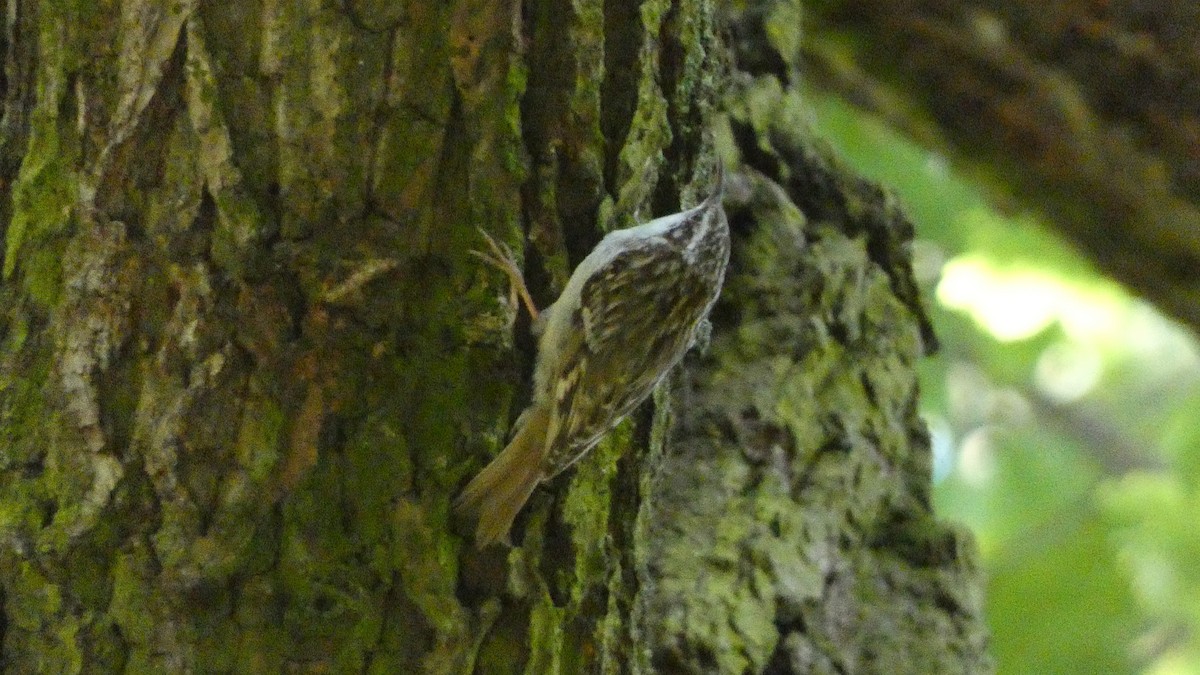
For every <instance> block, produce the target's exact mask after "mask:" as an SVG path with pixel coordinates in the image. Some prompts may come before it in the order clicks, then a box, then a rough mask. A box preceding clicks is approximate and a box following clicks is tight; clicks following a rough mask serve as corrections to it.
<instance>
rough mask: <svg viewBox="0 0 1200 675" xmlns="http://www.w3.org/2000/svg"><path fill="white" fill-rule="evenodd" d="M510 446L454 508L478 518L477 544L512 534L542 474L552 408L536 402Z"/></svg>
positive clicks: (474, 479)
mask: <svg viewBox="0 0 1200 675" xmlns="http://www.w3.org/2000/svg"><path fill="white" fill-rule="evenodd" d="M521 417H522V419H521V420H519V421H520V422H521V426H520V428H519V429H517V433H516V435H515V436H513V439H512V440H511V441H510V442H509V444H508V446H506V447H505V448H504V450H502V451H501V452H500V454H499V455H497V456H496V458H495V459H493V460H492V462H491V463H490V464H488V465H487V466H486V467H484V469H483V471H480V472H479V475H477V476H475V477H474V478H473V479H471V482H470V483H468V484H467V487H466V488H464V489H463V491H462V493H461V494H460V495H459V496H458V499H456V500H455V502H454V509H455V510H456V511H458V512H459V513H462V514H467V515H471V516H474V517H475V518H477V519H478V526H477V527H476V529H475V545H476V546H477V547H479V548H483V547H485V546H487V545H489V544H491V543H493V542H497V541H501V540H504V539H507V538H508V530H509V529H510V528H511V527H512V524H513V521H514V520H515V519H516V517H517V514H518V513H520V512H521V507H523V506H525V502H526V501H528V499H529V495H531V494H533V489H534V488H535V487H537V484H538V481H539V480H541V477H542V460H543V459H544V458H545V455H546V427H547V425H548V424H549V417H550V415H549V410H548V409H547V408H546V407H545V406H541V405H537V404H534V406H533V407H531V408H530V409H529V410H528V411H526V412H525V414H523V415H522V416H521Z"/></svg>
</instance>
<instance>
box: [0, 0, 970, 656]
mask: <svg viewBox="0 0 1200 675" xmlns="http://www.w3.org/2000/svg"><path fill="white" fill-rule="evenodd" d="M3 6H4V8H5V10H6V11H5V17H6V19H5V20H6V25H5V28H6V30H5V32H4V34H3V37H2V38H0V40H2V46H3V47H4V50H3V51H4V54H5V56H4V58H5V63H4V75H3V79H0V86H2V87H3V91H2V97H3V101H4V103H3V105H4V107H3V111H2V114H3V117H2V119H0V186H3V191H2V193H0V194H2V195H3V197H4V199H3V200H2V202H0V235H2V238H3V241H4V247H3V249H2V251H3V253H2V255H3V265H2V270H3V274H2V277H0V603H2V608H3V616H2V618H0V631H2V639H3V646H2V650H3V651H2V655H0V665H2V666H3V667H4V668H5V669H7V670H12V671H13V672H79V671H82V670H89V671H104V672H116V671H126V672H138V673H141V672H185V671H200V672H209V671H217V672H222V671H223V672H279V671H281V670H301V671H310V670H312V671H325V672H329V671H333V672H347V671H350V672H353V671H371V672H446V673H457V672H470V671H472V670H475V671H477V672H489V673H490V672H496V673H504V672H530V673H542V672H562V673H577V672H621V671H629V672H647V671H650V670H652V669H654V668H655V666H660V667H662V668H663V669H664V670H669V669H671V668H685V669H689V670H693V671H696V672H700V671H705V670H712V669H714V668H719V669H728V670H729V672H734V671H740V670H747V669H749V670H763V669H765V668H767V667H769V666H771V665H774V666H775V667H777V668H783V669H785V670H786V669H787V668H790V667H795V668H802V667H803V666H804V665H805V663H806V662H805V661H804V658H805V657H804V656H803V655H804V654H806V653H809V652H806V651H805V649H809V650H810V651H811V649H814V648H815V649H817V652H816V654H818V655H825V656H824V657H823V658H828V659H830V663H834V664H841V666H842V667H851V668H853V667H854V666H855V665H856V664H857V665H861V666H862V667H864V668H868V667H870V666H871V663H870V662H868V661H864V660H863V659H864V658H865V657H864V656H863V650H862V645H863V644H864V643H865V641H866V640H868V639H873V640H874V642H875V644H874V645H873V647H874V649H875V653H879V652H886V653H887V654H888V658H898V655H900V654H903V653H905V652H906V650H914V651H912V653H913V654H914V657H913V658H914V659H915V660H914V661H913V662H912V667H913V668H914V669H916V670H914V672H927V671H921V670H920V669H919V668H918V667H919V666H922V665H925V664H947V663H954V664H967V665H973V664H975V663H977V660H978V659H980V658H982V656H981V654H980V649H981V641H980V640H979V639H977V636H978V634H979V633H978V631H979V625H978V615H977V598H975V597H974V596H973V590H972V589H973V588H974V585H973V583H974V581H975V580H974V569H973V567H972V563H971V558H970V556H969V555H968V554H967V553H965V551H966V550H968V549H969V547H968V546H963V545H961V544H960V543H959V541H960V540H959V538H958V536H957V535H956V534H954V533H953V532H950V531H946V530H943V529H942V528H941V527H940V526H938V525H937V524H935V523H933V522H932V520H931V517H930V515H929V513H928V506H927V501H926V499H925V494H926V492H927V488H928V476H927V471H926V466H925V462H926V461H927V458H928V448H927V443H926V441H925V439H924V436H923V432H921V430H920V425H919V422H918V421H917V420H916V418H915V416H914V412H913V400H914V398H913V397H914V396H915V390H914V387H913V379H912V372H911V366H912V361H913V359H915V358H916V357H917V356H918V354H919V352H920V349H921V344H922V342H923V340H922V337H921V336H920V330H919V329H920V326H921V325H922V321H923V319H922V318H921V314H920V309H919V307H918V306H917V305H916V304H915V300H914V299H913V295H912V294H911V288H910V287H909V285H908V284H909V283H910V282H909V281H908V276H907V275H908V272H907V269H908V267H907V266H908V260H907V254H906V252H905V250H904V246H905V244H906V242H907V236H908V232H907V230H905V229H904V226H903V220H902V218H900V217H899V215H898V213H897V212H896V211H895V210H894V209H893V208H891V207H890V206H887V202H886V200H884V199H883V197H882V196H881V194H880V193H877V192H872V191H870V190H866V191H865V192H864V191H863V190H865V188H863V187H862V186H860V185H858V184H857V183H856V182H854V181H853V179H851V178H849V177H847V176H845V175H844V174H841V173H840V172H837V171H834V170H833V169H831V168H830V165H829V164H828V163H827V161H826V160H824V159H822V158H821V156H819V155H818V154H815V153H809V152H808V151H807V150H806V149H807V148H810V146H809V145H807V144H806V143H808V141H803V140H802V137H801V136H795V137H792V136H789V137H788V139H790V140H787V141H786V142H781V141H779V140H778V139H772V138H769V136H770V135H771V134H772V133H774V132H775V131H778V130H779V129H780V128H781V127H780V125H781V124H782V123H784V120H782V118H773V117H771V116H772V115H776V114H779V112H780V111H781V110H782V108H781V104H782V102H783V101H784V98H786V96H787V95H788V94H787V92H786V91H784V90H785V89H786V87H784V89H780V86H781V85H780V83H779V81H778V80H777V81H776V83H775V85H771V84H770V83H769V82H767V80H769V79H770V77H772V76H755V75H750V74H739V75H737V76H736V77H735V79H738V82H740V84H737V85H735V87H734V88H733V96H734V101H735V103H734V105H733V110H734V112H733V113H732V114H731V116H730V117H729V118H728V119H729V121H728V122H721V121H718V119H717V117H716V113H715V112H714V109H715V107H714V102H715V101H716V99H717V82H719V81H720V79H721V78H723V77H724V76H725V74H726V72H727V66H725V65H723V64H724V62H725V61H724V59H723V58H721V57H720V56H719V55H720V54H722V51H721V49H720V47H719V41H718V40H717V38H716V37H715V33H716V31H715V30H714V20H715V19H714V8H713V6H712V5H711V4H710V3H707V2H699V1H697V2H687V1H677V2H674V3H672V2H668V1H666V0H657V1H656V0H647V1H646V2H643V3H640V4H639V5H636V6H633V5H628V4H624V3H598V2H583V1H576V2H528V3H519V2H511V1H510V2H482V1H479V0H475V1H464V2H457V3H426V2H401V3H372V2H366V3H329V2H316V1H314V0H309V1H306V2H298V3H284V2H274V1H271V0H264V1H262V2H245V3H220V4H212V3H198V2H195V0H191V1H188V0H183V1H181V2H176V3H168V4H163V3H151V2H138V1H136V0H130V1H128V2H122V3H115V2H98V3H93V2H78V3H73V2H55V3H51V2H34V1H24V2H22V1H20V0H8V1H7V2H4V3H3ZM784 6H785V7H786V6H787V5H786V3H785V4H784ZM760 47H763V48H769V49H776V48H777V47H776V46H772V45H769V44H767V43H763V44H761V45H760ZM763 77H766V79H762V78H763ZM739 78H740V79H739ZM747 78H749V80H748V79H747ZM756 78H758V79H756ZM751 80H753V81H754V83H755V84H754V85H753V86H749V85H747V82H749V81H751ZM772 86H774V87H775V88H774V89H772V88H771V87H772ZM763 87H766V89H763ZM737 101H741V103H737ZM763 106H766V107H765V108H764V107H763ZM772 120H773V121H772ZM714 129H715V130H716V133H715V134H713V133H710V130H714ZM730 131H734V132H736V133H732V134H731V133H729V132H730ZM714 136H715V137H716V138H717V139H718V140H719V141H724V146H725V151H726V153H727V155H728V156H727V158H726V159H727V164H728V165H729V166H730V170H731V172H732V171H733V168H734V167H735V166H737V164H738V162H737V159H736V150H735V148H737V147H740V148H741V149H742V150H743V152H744V153H745V154H744V156H745V157H746V159H747V160H748V162H747V163H748V165H749V167H751V168H750V169H748V170H747V171H746V172H745V174H744V177H742V178H739V179H737V180H736V181H734V183H735V184H736V185H738V186H740V188H738V189H740V190H741V193H742V197H741V199H740V201H738V199H736V198H735V199H734V200H733V202H731V210H732V212H733V213H734V214H735V221H736V223H737V224H738V225H737V227H738V231H737V234H736V237H737V239H738V243H737V251H738V252H737V258H736V260H735V263H734V265H735V266H736V269H735V270H734V271H733V272H732V273H731V276H730V288H729V292H728V294H727V296H726V299H725V300H724V301H723V304H722V306H721V309H720V314H719V316H718V317H717V322H716V323H717V326H718V330H717V332H716V334H715V336H714V339H713V342H712V347H711V351H709V352H708V354H707V355H706V356H704V357H697V358H695V359H692V360H691V361H689V364H688V368H687V373H686V374H684V375H682V376H681V377H677V378H674V382H675V383H676V384H678V383H681V382H682V383H684V384H687V386H686V387H685V388H683V390H682V391H674V390H668V389H666V388H664V389H663V391H662V392H661V393H660V395H658V396H656V399H655V404H654V405H648V406H647V407H646V408H645V409H644V410H643V411H642V412H640V413H639V414H638V415H636V416H635V419H633V420H631V421H630V422H629V423H626V424H625V425H623V426H622V427H620V428H619V430H618V431H617V432H616V433H614V434H613V435H612V436H611V437H610V438H609V439H607V440H606V441H605V442H604V443H603V444H601V446H600V447H599V448H598V449H597V450H596V451H595V452H593V453H592V455H591V456H590V457H589V458H588V459H587V460H585V461H584V462H582V463H581V464H580V466H579V468H578V470H577V471H574V472H572V473H569V474H568V475H566V476H564V477H563V478H560V479H558V480H557V481H555V482H554V483H552V484H551V485H549V486H548V488H547V489H545V490H542V491H539V492H538V493H536V494H535V496H534V498H533V499H532V500H531V503H530V506H529V507H528V508H527V509H526V511H525V513H524V514H523V515H522V517H521V518H520V519H519V520H518V523H517V528H516V531H515V532H514V535H515V540H516V542H517V543H518V544H519V546H518V547H517V548H512V549H504V548H501V547H493V549H491V550H487V551H483V552H477V551H475V550H474V549H473V547H472V546H471V544H470V542H469V541H468V540H467V538H466V537H465V536H463V535H464V532H465V530H466V529H467V528H465V527H461V526H459V525H458V524H456V523H454V522H453V518H452V517H451V509H450V504H451V500H452V498H453V495H454V494H455V493H456V491H457V490H458V489H459V488H460V487H461V486H462V484H463V483H464V482H465V480H466V479H467V478H468V477H469V476H470V475H471V474H472V473H473V472H474V471H476V470H478V469H479V468H480V467H481V466H482V465H483V463H484V462H485V461H486V460H487V458H488V457H490V456H491V455H492V454H493V453H494V452H496V451H497V450H498V449H499V448H500V446H502V445H503V443H504V441H505V435H506V433H507V431H508V429H509V428H510V426H511V420H512V419H513V418H514V417H515V415H516V413H517V412H519V409H520V407H521V406H522V403H523V401H524V400H525V398H526V397H527V396H528V392H527V386H525V385H523V384H522V383H524V382H528V380H529V370H530V359H531V355H532V342H531V339H530V338H529V337H528V333H529V332H528V326H527V320H526V319H525V318H524V317H523V316H521V315H520V314H519V312H518V308H517V307H516V306H515V305H514V304H512V303H511V302H510V301H509V298H508V293H507V289H506V287H505V285H504V280H503V278H502V277H501V275H499V274H498V273H496V272H495V271H494V270H491V269H488V268H486V267H484V266H481V265H480V264H479V263H478V261H477V260H475V259H474V258H472V257H470V256H469V255H468V250H469V249H471V248H472V247H477V246H478V245H479V244H480V239H479V235H478V233H477V232H476V229H475V228H476V227H477V226H481V227H484V228H486V229H487V230H489V231H490V232H492V233H493V234H495V235H496V236H497V237H498V238H500V239H502V240H504V241H507V242H509V243H510V244H512V245H513V246H514V247H515V248H516V249H517V250H518V252H524V253H525V254H526V256H525V257H526V258H527V260H528V262H527V265H526V267H527V269H528V272H529V278H530V281H531V284H532V287H533V291H534V294H535V296H536V297H537V298H538V299H539V300H540V301H541V302H542V303H543V304H545V303H547V302H549V301H550V300H551V299H552V298H553V297H554V295H555V293H556V291H557V290H558V289H560V288H561V287H562V285H563V283H564V282H565V280H566V278H567V275H568V274H569V272H570V269H571V266H572V265H573V264H574V263H576V262H578V260H579V259H580V258H581V257H582V255H583V254H584V253H586V251H587V250H588V249H589V248H590V247H591V246H592V245H593V244H594V243H595V242H596V241H597V240H598V237H599V236H600V235H601V233H602V232H603V231H605V230H609V229H612V228H616V227H622V226H625V225H628V224H631V223H633V222H634V221H635V220H640V219H645V218H647V217H649V216H651V215H659V214H662V213H665V212H669V211H673V210H677V209H678V208H680V206H681V205H683V204H690V203H692V202H694V201H695V198H696V196H697V194H698V193H699V190H702V189H705V188H707V182H706V180H705V179H706V178H707V177H708V175H709V173H710V171H711V166H712V164H711V159H710V157H711V155H712V148H711V142H710V139H711V138H713V137H714ZM803 176H809V177H810V178H812V177H814V176H818V177H821V178H820V180H821V181H822V185H820V186H816V185H808V184H806V183H805V182H804V179H802V178H800V177H803ZM694 177H695V178H698V180H693V178H694ZM842 181H848V182H845V183H843V182H842ZM845 185H850V186H854V190H855V191H846V189H845V188H844V186H845ZM817 188H821V189H825V190H826V191H825V192H820V191H818V192H812V190H815V189H817ZM813 194H819V195H821V196H820V197H819V198H818V197H813V196H812V195H813ZM805 195H808V196H807V197H806V196H805ZM838 195H840V196H838ZM855 195H857V196H855ZM802 197H803V199H802ZM797 205H798V206H800V207H801V208H803V209H805V210H806V211H807V212H808V218H807V219H805V218H804V217H803V216H801V214H800V211H799V210H798V209H796V208H795V207H796V206H797ZM881 205H882V206H881ZM523 232H525V233H527V236H528V241H529V245H528V246H527V247H522V246H520V245H519V243H518V242H520V241H521V237H522V233H523ZM722 392H723V393H722ZM739 448H741V450H739ZM781 463H782V464H781ZM784 464H785V465H786V467H783V466H782V465H784ZM701 468H709V469H712V470H714V473H712V474H704V475H699V474H697V473H696V471H697V470H698V469H701ZM776 469H778V471H777V470H776ZM784 478H786V479H787V481H788V482H786V483H784V482H781V481H783V479H784ZM714 510H715V511H714ZM710 511H711V512H714V513H716V512H719V513H720V514H722V518H721V519H720V521H719V522H721V523H722V527H720V528H717V529H714V528H712V525H713V523H714V522H717V521H716V520H715V519H710V518H706V517H704V514H705V513H708V512H710ZM713 536H717V537H718V538H717V539H711V537H713ZM700 542H703V546H701V547H696V546H693V544H695V543H700ZM731 556H732V557H731ZM704 570H713V571H714V574H713V575H711V576H709V577H705V576H704ZM703 578H708V579H709V580H710V581H709V582H706V583H697V581H696V580H697V579H703ZM677 593H679V594H682V595H678V596H677V595H675V594H677ZM701 609H702V610H703V611H705V612H707V614H706V621H711V622H713V624H712V625H713V626H715V627H714V628H712V629H711V630H710V629H708V628H706V627H705V626H707V625H708V624H706V623H704V622H700V621H693V620H691V619H689V615H688V614H687V613H688V612H693V611H700V610H701ZM681 612H682V614H681ZM680 617H682V620H681V618H680ZM818 619H821V620H818ZM885 624H890V625H891V626H892V627H893V628H892V630H890V631H884V630H883V629H882V626H884V625H885ZM859 626H861V627H863V628H870V629H871V630H872V631H873V632H868V633H866V634H863V635H858V636H857V637H855V638H854V640H850V641H849V642H845V641H846V640H848V639H849V637H848V636H849V633H847V632H846V631H847V630H849V629H851V628H855V627H859ZM839 627H840V629H839ZM839 630H840V631H841V632H839ZM930 635H938V636H941V637H940V638H939V641H933V642H931V641H930V640H929V638H928V636H930ZM955 636H957V638H956V637H955ZM884 637H886V639H883V638H884ZM806 638H807V639H809V640H810V642H809V643H807V644H808V645H809V647H805V646H804V645H805V643H804V640H805V639H806ZM730 641H732V642H730ZM855 645H857V646H855ZM814 646H815V647H814ZM918 647H920V648H921V649H922V650H924V651H921V652H918V651H915V650H916V649H917V648H918ZM844 650H850V651H844ZM714 654H716V655H717V656H719V658H718V659H717V660H716V661H713V660H712V658H713V655H714ZM834 655H836V656H834ZM814 658H815V657H814ZM812 663H817V661H813V662H812ZM879 663H884V661H882V660H880V661H879ZM888 672H898V671H895V670H891V671H888Z"/></svg>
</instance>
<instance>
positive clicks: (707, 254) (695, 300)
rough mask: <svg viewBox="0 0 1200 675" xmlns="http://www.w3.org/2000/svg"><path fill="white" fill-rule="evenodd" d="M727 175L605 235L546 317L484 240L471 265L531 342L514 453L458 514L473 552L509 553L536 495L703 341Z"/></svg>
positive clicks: (719, 271)
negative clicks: (678, 204)
mask: <svg viewBox="0 0 1200 675" xmlns="http://www.w3.org/2000/svg"><path fill="white" fill-rule="evenodd" d="M723 174H724V172H723V171H722V169H721V167H720V165H718V167H717V170H716V180H715V185H714V187H713V189H712V191H711V194H710V195H709V196H708V198H707V199H705V200H704V201H703V202H702V203H700V204H699V205H698V206H696V207H694V208H691V209H688V210H686V211H681V212H679V213H673V214H671V215H667V216H663V217H660V218H656V219H654V220H651V221H650V222H647V223H644V224H641V225H636V226H634V227H630V228H626V229H621V230H615V231H613V232H610V233H609V234H608V235H606V236H605V237H604V238H603V239H602V240H601V241H600V243H599V244H597V245H596V247H595V248H594V249H592V251H591V252H590V253H588V255H587V256H586V257H585V258H584V259H583V260H582V261H581V262H580V263H579V265H578V266H577V267H576V268H575V270H574V271H573V272H572V273H571V276H570V278H569V279H568V281H567V284H566V286H565V287H564V288H563V290H562V293H561V294H560V295H559V296H558V298H557V299H556V300H555V301H554V303H553V304H551V305H550V306H549V307H547V308H546V309H544V310H543V311H541V312H539V311H538V310H537V307H536V306H535V304H534V302H533V300H532V298H531V296H530V294H529V291H528V289H527V288H526V287H525V283H524V279H523V276H522V274H521V270H520V268H519V267H518V266H517V263H516V260H515V257H514V256H513V255H512V251H511V250H509V249H508V248H507V247H506V246H505V245H503V244H500V243H497V242H496V241H495V240H494V239H493V238H492V237H491V236H490V235H488V234H487V233H486V232H484V231H483V230H482V229H481V230H480V232H481V233H482V234H483V236H484V238H485V239H486V240H487V243H488V246H489V248H490V250H491V252H490V254H488V253H482V252H478V251H472V253H473V254H474V255H476V256H477V257H479V258H481V259H483V260H485V261H487V262H488V263H490V264H492V265H494V266H496V267H497V268H499V269H500V270H501V271H503V272H504V273H505V274H506V275H507V276H508V278H509V282H510V296H511V298H512V300H513V301H515V300H516V297H517V296H518V295H519V296H520V298H521V300H522V302H523V303H524V305H525V307H526V309H527V310H528V311H529V313H530V316H531V317H532V318H533V319H534V321H533V326H534V327H535V329H534V330H535V334H538V341H537V356H536V359H535V362H534V363H535V365H534V378H533V379H534V382H533V388H532V396H531V398H532V401H531V402H530V404H529V406H528V407H527V408H526V409H525V410H524V412H522V413H521V415H520V416H519V417H518V418H517V421H516V423H515V424H514V425H513V429H514V431H513V434H512V438H511V440H510V441H509V443H508V444H507V445H506V446H505V448H504V449H503V450H502V451H501V452H500V454H499V455H497V456H496V458H495V459H494V460H492V462H491V463H490V464H488V465H487V466H486V467H485V468H484V469H483V470H482V471H480V472H479V473H478V474H477V475H476V476H475V477H474V478H473V479H472V480H471V481H470V482H469V483H468V484H467V486H466V487H465V488H464V489H463V490H462V492H461V493H460V494H459V496H458V498H457V499H456V500H455V503H454V507H455V511H456V512H458V513H460V514H463V515H465V516H467V517H473V518H474V519H475V521H476V523H477V527H476V530H475V543H476V546H477V547H478V548H481V549H482V548H484V547H486V546H488V545H490V544H493V543H496V542H500V541H505V542H507V541H508V533H509V530H510V529H511V528H512V524H513V521H514V520H515V519H516V517H517V514H519V513H520V511H521V509H522V507H523V506H524V505H525V502H526V501H528V499H529V497H530V495H531V494H532V493H533V490H534V488H536V487H537V486H538V484H540V483H542V482H545V481H548V480H550V479H552V478H554V477H555V476H557V475H558V474H560V473H562V472H563V471H564V470H565V469H567V468H569V467H570V466H571V465H573V464H574V463H575V462H576V461H578V460H579V459H580V458H581V457H583V456H584V455H586V454H587V452H588V451H589V450H591V449H592V448H593V447H594V446H595V445H596V444H597V443H599V442H600V440H601V439H603V437H604V436H605V434H607V433H608V432H609V431H610V430H612V429H613V427H615V426H616V425H617V424H618V423H619V422H621V420H622V419H624V418H625V417H626V416H627V415H629V414H630V413H631V412H633V410H634V409H636V408H637V407H638V405H640V404H641V403H642V402H643V401H645V400H646V398H648V397H649V396H650V394H651V393H653V391H654V388H655V387H656V386H657V385H658V383H659V382H660V381H661V380H662V379H663V377H665V376H666V374H667V373H668V372H670V370H671V368H672V367H674V366H675V364H676V363H678V362H679V360H680V359H681V358H683V355H684V354H685V353H686V352H687V351H688V349H689V348H690V347H691V345H692V343H693V342H694V341H695V340H696V337H697V334H698V332H700V331H702V329H701V325H702V323H704V324H706V322H707V316H708V313H709V311H710V310H711V309H712V306H713V304H714V303H715V302H716V300H717V297H718V295H719V294H720V292H721V286H722V284H723V283H724V279H725V269H726V267H727V265H728V263H729V250H730V239H729V224H728V220H727V218H726V216H725V211H724V209H723V208H722V205H721V200H722V196H723V192H724V189H723V183H724V175H723ZM705 327H707V325H705Z"/></svg>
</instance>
